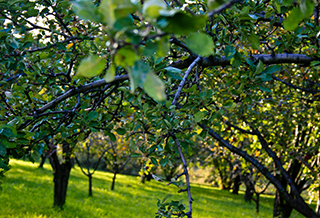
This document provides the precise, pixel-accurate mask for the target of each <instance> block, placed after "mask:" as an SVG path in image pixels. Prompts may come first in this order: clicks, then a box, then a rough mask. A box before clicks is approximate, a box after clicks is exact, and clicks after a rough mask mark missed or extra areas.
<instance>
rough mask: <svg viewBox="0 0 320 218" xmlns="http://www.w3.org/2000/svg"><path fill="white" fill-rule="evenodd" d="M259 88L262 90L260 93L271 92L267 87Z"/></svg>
mask: <svg viewBox="0 0 320 218" xmlns="http://www.w3.org/2000/svg"><path fill="white" fill-rule="evenodd" d="M259 88H260V89H261V90H262V91H265V92H271V89H269V88H267V87H263V86H261V85H260V86H259Z"/></svg>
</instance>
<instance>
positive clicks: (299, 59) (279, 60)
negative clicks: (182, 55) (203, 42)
mask: <svg viewBox="0 0 320 218" xmlns="http://www.w3.org/2000/svg"><path fill="white" fill-rule="evenodd" d="M194 59H195V58H193V57H189V58H187V59H185V60H179V61H175V62H173V63H172V64H171V65H170V66H172V67H176V68H179V69H184V68H187V67H188V66H189V65H190V64H191V63H192V62H193V61H194ZM247 59H251V60H253V61H254V62H258V61H259V60H261V61H262V62H263V63H264V64H304V65H310V63H311V61H314V60H316V58H314V57H309V56H307V55H304V54H286V53H285V54H276V55H269V54H258V55H252V56H248V57H247ZM199 65H200V66H202V67H215V66H220V67H225V66H229V65H231V64H230V60H228V59H227V58H226V57H224V56H221V58H216V57H213V56H210V57H202V58H201V63H199Z"/></svg>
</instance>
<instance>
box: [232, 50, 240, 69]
mask: <svg viewBox="0 0 320 218" xmlns="http://www.w3.org/2000/svg"><path fill="white" fill-rule="evenodd" d="M230 63H231V65H232V66H234V67H239V66H240V65H241V63H242V57H241V54H240V52H238V51H236V53H235V54H234V55H233V57H232V58H231V60H230Z"/></svg>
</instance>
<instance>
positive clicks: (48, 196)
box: [0, 160, 303, 218]
mask: <svg viewBox="0 0 320 218" xmlns="http://www.w3.org/2000/svg"><path fill="white" fill-rule="evenodd" d="M10 164H11V166H12V169H11V170H10V171H9V172H8V173H6V176H7V178H6V179H5V181H4V184H3V192H2V193H1V195H0V205H1V206H0V207H1V209H0V217H6V218H11V217H21V218H28V217H39V218H40V217H41V218H48V217H72V218H75V217H79V218H80V217H84V218H85V217H90V218H95V217H96V218H101V217H108V218H118V217H123V218H131V217H134V218H139V217H141V218H146V217H155V212H156V211H157V205H156V204H157V198H159V199H163V198H164V197H165V196H166V195H167V194H173V197H171V198H170V200H171V199H175V200H179V199H181V198H182V199H184V202H185V203H187V196H186V193H180V194H179V193H177V188H176V187H174V186H167V185H166V183H163V182H162V183H160V182H156V181H151V182H146V184H141V183H140V181H139V178H137V177H134V176H125V175H119V176H118V177H117V182H116V186H115V190H114V191H111V190H110V186H111V180H112V174H110V173H106V172H96V173H95V174H94V176H93V197H88V180H87V177H86V176H84V175H83V174H82V173H81V171H80V170H79V168H75V169H72V170H71V176H70V179H69V186H68V195H67V202H66V205H65V207H64V210H59V209H56V208H53V207H52V203H53V176H52V170H51V167H50V166H49V165H48V164H46V165H45V167H44V169H39V168H37V166H38V164H32V163H30V162H24V161H20V160H12V161H11V162H10ZM191 191H192V196H193V198H194V200H195V201H194V203H193V217H194V218H208V217H213V218H215V217H218V218H224V217H230V218H231V217H232V218H234V217H272V203H273V198H272V197H271V196H261V203H260V213H259V214H257V213H255V204H254V203H251V204H250V203H244V200H243V193H241V194H239V195H232V194H231V193H230V192H228V191H221V190H219V189H217V188H212V187H208V186H201V185H192V187H191ZM291 217H303V216H301V215H298V213H297V212H296V211H294V212H293V214H292V216H291Z"/></svg>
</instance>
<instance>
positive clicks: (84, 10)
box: [72, 0, 102, 23]
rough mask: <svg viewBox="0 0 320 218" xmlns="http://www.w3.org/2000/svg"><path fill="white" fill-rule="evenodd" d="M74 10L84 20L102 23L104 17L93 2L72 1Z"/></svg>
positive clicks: (86, 0)
mask: <svg viewBox="0 0 320 218" xmlns="http://www.w3.org/2000/svg"><path fill="white" fill-rule="evenodd" d="M72 5H73V7H72V8H73V9H74V10H75V12H76V14H77V15H78V16H79V17H81V18H82V19H84V20H87V21H94V22H97V23H100V22H101V21H102V16H101V14H100V13H99V11H98V8H97V7H96V6H95V5H94V4H93V2H92V0H75V1H72Z"/></svg>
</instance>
